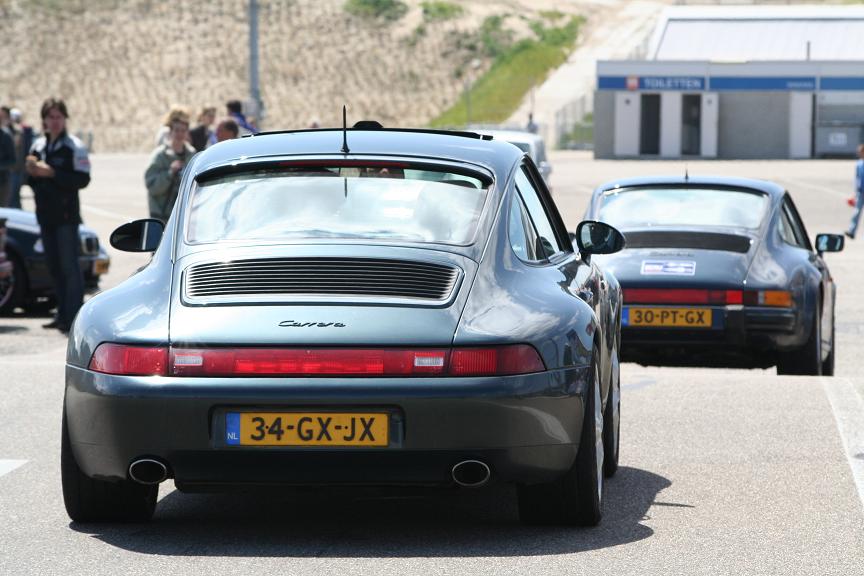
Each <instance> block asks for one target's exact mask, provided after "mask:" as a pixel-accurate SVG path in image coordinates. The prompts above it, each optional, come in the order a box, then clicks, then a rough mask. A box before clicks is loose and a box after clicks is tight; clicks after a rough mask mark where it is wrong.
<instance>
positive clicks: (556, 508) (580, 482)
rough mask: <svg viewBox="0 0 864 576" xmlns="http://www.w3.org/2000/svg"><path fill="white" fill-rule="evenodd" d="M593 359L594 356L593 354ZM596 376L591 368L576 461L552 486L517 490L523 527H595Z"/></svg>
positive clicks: (599, 489)
mask: <svg viewBox="0 0 864 576" xmlns="http://www.w3.org/2000/svg"><path fill="white" fill-rule="evenodd" d="M594 357H595V358H597V357H598V354H597V351H596V350H595V354H594ZM600 402H601V399H600V372H599V369H598V367H597V365H596V364H595V366H594V386H593V390H592V391H589V394H588V398H587V399H586V403H585V416H584V418H583V419H582V436H581V438H580V440H579V452H578V453H577V454H576V461H575V462H574V463H573V466H572V467H571V468H570V470H568V471H567V473H566V474H565V475H564V476H562V477H561V478H559V479H558V480H556V481H554V482H549V483H547V484H532V485H520V486H519V517H520V519H521V520H522V522H524V523H525V524H565V525H576V526H596V525H597V524H598V523H599V522H600V518H601V517H602V509H603V440H602V435H603V432H602V430H603V414H602V411H601V410H600Z"/></svg>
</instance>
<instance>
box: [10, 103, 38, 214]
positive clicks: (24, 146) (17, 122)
mask: <svg viewBox="0 0 864 576" xmlns="http://www.w3.org/2000/svg"><path fill="white" fill-rule="evenodd" d="M9 115H10V116H11V118H12V126H14V127H15V128H16V130H15V134H16V137H17V140H16V141H15V153H16V154H17V157H18V160H17V162H16V164H15V168H14V169H13V170H12V178H11V185H12V192H11V194H10V200H9V207H10V208H21V185H22V184H24V177H25V176H26V174H27V173H26V171H25V170H24V159H25V158H26V157H27V154H29V153H30V148H31V147H32V146H33V140H34V139H35V134H34V133H33V127H32V126H30V125H29V124H27V123H26V122H24V115H23V114H22V113H21V110H19V109H18V108H12V110H10V112H9Z"/></svg>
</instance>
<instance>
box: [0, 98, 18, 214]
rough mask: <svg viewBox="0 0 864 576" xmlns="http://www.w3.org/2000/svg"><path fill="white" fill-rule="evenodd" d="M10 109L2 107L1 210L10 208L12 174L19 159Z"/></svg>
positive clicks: (0, 114)
mask: <svg viewBox="0 0 864 576" xmlns="http://www.w3.org/2000/svg"><path fill="white" fill-rule="evenodd" d="M12 130H13V127H12V120H11V118H10V117H9V109H8V108H7V107H6V106H2V107H0V208H5V207H7V206H9V202H10V200H11V196H12V172H13V171H14V170H15V163H16V162H17V161H18V157H17V155H16V154H15V133H14V132H13V131H12Z"/></svg>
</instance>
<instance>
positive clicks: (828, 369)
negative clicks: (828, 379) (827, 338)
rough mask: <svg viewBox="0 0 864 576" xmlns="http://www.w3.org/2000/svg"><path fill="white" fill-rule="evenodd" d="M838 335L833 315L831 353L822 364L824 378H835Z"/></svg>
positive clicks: (832, 315)
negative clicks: (835, 351) (836, 336)
mask: <svg viewBox="0 0 864 576" xmlns="http://www.w3.org/2000/svg"><path fill="white" fill-rule="evenodd" d="M836 333H837V330H836V329H835V327H834V314H831V351H830V352H828V356H827V357H826V358H825V360H824V361H823V362H822V375H823V376H834V347H835V346H836V345H837V339H836V338H835V334H836Z"/></svg>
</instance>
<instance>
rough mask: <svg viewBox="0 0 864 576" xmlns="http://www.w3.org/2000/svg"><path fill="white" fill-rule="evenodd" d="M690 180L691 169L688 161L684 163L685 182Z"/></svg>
mask: <svg viewBox="0 0 864 576" xmlns="http://www.w3.org/2000/svg"><path fill="white" fill-rule="evenodd" d="M689 181H690V171H689V170H688V169H687V163H686V162H685V163H684V182H689Z"/></svg>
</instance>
